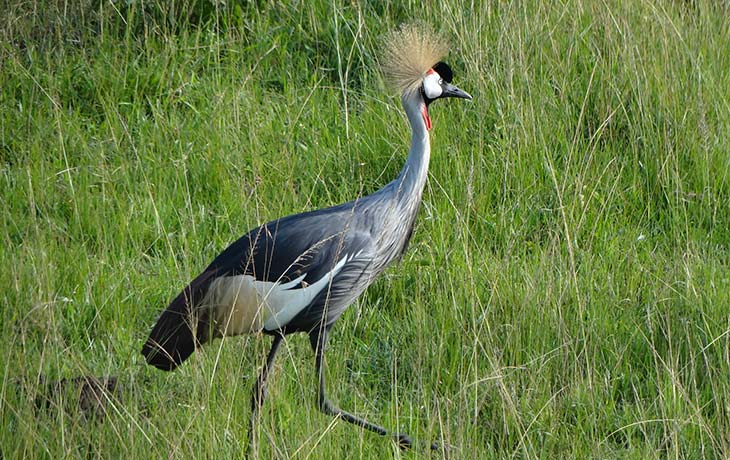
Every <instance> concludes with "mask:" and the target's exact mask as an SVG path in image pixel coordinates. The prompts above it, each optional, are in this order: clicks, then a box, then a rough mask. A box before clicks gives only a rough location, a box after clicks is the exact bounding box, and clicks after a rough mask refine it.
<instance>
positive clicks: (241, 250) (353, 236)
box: [142, 25, 471, 448]
mask: <svg viewBox="0 0 730 460" xmlns="http://www.w3.org/2000/svg"><path fill="white" fill-rule="evenodd" d="M446 50H447V47H446V45H445V42H444V40H443V39H442V38H441V37H440V36H439V35H438V34H436V33H434V32H432V31H430V30H428V29H426V28H424V27H423V26H417V25H407V26H403V27H401V28H399V29H398V30H396V31H395V32H393V33H391V34H390V36H389V38H388V39H387V41H386V46H385V50H384V53H383V60H382V63H381V65H382V67H383V72H384V74H385V76H386V78H387V79H388V80H389V82H390V83H391V85H392V86H393V87H394V88H395V89H397V90H398V91H399V92H400V94H401V102H402V105H403V108H404V110H405V113H406V115H407V117H408V121H409V123H410V127H411V130H412V135H411V146H410V150H409V152H408V157H407V159H406V161H405V164H404V166H403V168H402V170H401V171H400V173H399V174H398V176H397V177H396V178H395V179H394V180H393V181H391V182H390V183H388V184H387V185H385V186H384V187H383V188H381V189H380V190H378V191H377V192H375V193H373V194H371V195H368V196H364V197H360V198H357V199H355V200H353V201H350V202H347V203H344V204H340V205H337V206H333V207H329V208H325V209H319V210H314V211H309V212H303V213H300V214H294V215H290V216H286V217H282V218H279V219H275V220H272V221H271V222H268V223H265V224H263V225H261V226H259V227H257V228H254V229H253V230H251V231H249V232H248V233H246V234H245V235H244V236H242V237H241V238H240V239H238V240H237V241H235V242H234V243H233V244H231V245H230V246H229V247H228V248H226V249H225V250H224V251H223V252H221V253H220V254H219V255H218V256H217V257H216V258H215V259H213V261H212V262H211V263H210V265H208V267H207V268H205V270H203V272H202V273H200V274H199V275H198V276H197V277H196V278H195V279H193V280H192V281H191V282H190V284H189V285H188V286H187V287H185V288H184V289H183V290H182V292H180V293H179V294H178V295H177V297H175V298H174V299H173V300H172V302H171V303H170V305H169V306H168V307H167V309H166V310H164V311H163V312H162V314H161V315H160V317H159V319H158V321H157V323H156V324H155V326H154V328H153V329H152V332H151V333H150V335H149V338H148V339H147V341H146V342H145V343H144V345H143V348H142V354H143V355H144V356H145V358H146V360H147V363H149V364H151V365H152V366H154V367H156V368H158V369H162V370H165V371H171V370H173V369H175V368H176V367H177V366H179V365H180V364H181V363H182V362H183V361H185V359H186V358H188V357H189V356H190V355H191V354H192V353H193V352H194V351H195V350H196V349H197V348H199V347H200V346H201V345H203V344H205V343H206V342H210V341H211V340H212V339H214V338H220V337H224V336H235V335H241V334H251V333H253V334H256V333H261V332H263V333H264V334H267V335H270V336H272V343H271V349H270V351H269V353H268V355H267V357H266V361H265V362H264V364H263V366H262V368H261V370H260V373H259V375H258V378H257V379H256V382H255V384H254V386H253V389H252V393H251V412H252V415H251V427H252V429H253V427H254V423H255V420H256V417H257V413H258V411H259V409H260V407H261V405H262V404H263V401H264V399H265V396H266V382H267V378H268V376H269V373H270V371H271V368H272V366H273V363H274V358H275V356H276V353H277V351H278V350H279V348H280V346H281V343H282V340H283V339H284V337H285V336H286V335H288V334H292V333H295V332H302V333H305V334H308V335H309V342H310V344H311V347H312V350H313V352H314V356H315V369H316V373H317V377H318V380H319V382H318V383H319V387H318V391H317V397H318V408H319V409H320V410H321V411H322V412H324V413H326V414H329V415H331V416H335V417H339V418H341V419H342V420H345V421H347V422H349V423H352V424H355V425H357V426H360V427H362V428H364V429H367V430H370V431H373V432H375V433H378V434H380V435H384V436H385V435H390V436H393V438H394V439H395V441H396V442H398V444H399V445H400V446H401V447H403V448H407V447H411V446H412V441H411V439H410V437H408V436H407V435H405V434H402V433H391V432H389V431H388V430H386V429H385V428H383V427H381V426H379V425H376V424H374V423H371V422H369V421H367V420H365V419H363V418H361V417H358V416H356V415H354V414H351V413H349V412H346V411H344V410H342V409H340V408H339V407H337V406H336V405H335V404H334V403H333V402H332V401H331V400H330V399H328V398H327V393H326V389H325V372H324V369H323V363H324V353H325V348H326V345H327V337H328V335H329V332H330V330H331V328H332V326H333V325H334V323H335V321H337V319H338V318H339V317H340V315H342V313H343V312H344V311H345V309H346V308H347V307H348V305H350V304H351V303H352V302H353V301H354V300H355V299H357V297H358V296H359V295H360V294H362V292H363V291H364V290H365V289H366V288H367V287H368V286H369V285H370V284H371V283H372V282H373V281H374V280H375V279H376V278H377V277H378V275H380V274H381V273H382V272H383V270H385V268H386V267H388V265H390V264H391V263H392V262H393V261H395V260H396V259H398V258H399V256H400V255H401V254H402V253H403V252H404V251H405V250H406V248H407V246H408V242H409V240H410V238H411V234H412V232H413V225H414V221H415V219H416V214H417V213H418V209H419V206H420V202H421V196H422V193H423V188H424V186H425V183H426V178H427V175H428V164H429V157H430V151H431V149H430V142H429V130H430V129H431V127H432V123H431V118H430V116H429V112H428V110H429V107H430V105H431V104H432V103H433V102H434V101H436V100H437V99H444V98H449V97H452V98H463V99H471V96H470V95H469V94H468V93H466V92H465V91H462V90H461V89H459V88H457V87H456V86H454V85H452V84H451V80H452V71H451V68H450V67H449V66H448V65H447V64H445V63H444V62H442V61H441V60H440V59H441V58H442V57H443V55H444V54H445V53H446ZM251 436H252V437H253V431H251Z"/></svg>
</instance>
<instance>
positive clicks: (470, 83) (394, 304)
mask: <svg viewBox="0 0 730 460" xmlns="http://www.w3.org/2000/svg"><path fill="white" fill-rule="evenodd" d="M2 15H3V16H4V18H2V19H3V20H2V24H3V26H1V29H0V35H1V36H2V37H3V42H2V44H1V45H0V108H1V112H0V184H1V185H0V209H1V210H2V212H1V214H0V215H1V217H0V266H2V267H3V268H2V269H0V286H2V287H3V290H2V292H1V293H0V310H1V313H0V328H1V331H2V334H0V356H2V358H3V359H2V361H0V364H2V366H0V370H1V371H2V377H1V378H0V407H1V410H0V425H1V426H2V427H3V428H2V429H1V430H0V457H2V458H61V457H64V458H66V457H70V458H87V457H103V458H115V457H121V456H126V457H129V458H164V457H173V458H183V457H193V458H206V457H208V458H228V457H241V456H243V455H244V453H245V451H246V449H247V446H248V444H249V439H248V435H247V430H248V423H249V422H248V421H249V392H250V388H251V385H252V383H253V381H254V379H255V376H256V373H257V371H258V368H259V366H260V364H261V362H262V360H263V359H264V357H265V353H266V351H267V348H268V344H269V341H268V339H266V338H256V337H242V338H232V339H226V340H223V341H218V342H215V343H214V344H213V345H212V346H209V347H207V348H206V349H205V350H203V351H202V352H200V353H198V354H197V355H196V356H195V357H194V358H193V359H191V360H190V361H189V362H187V363H186V364H185V365H184V366H182V367H181V368H180V369H179V370H178V371H176V372H174V373H170V374H164V373H161V372H159V371H156V370H154V369H151V368H147V367H146V366H145V364H144V362H143V359H142V357H141V356H140V355H139V353H138V351H139V349H140V347H141V344H142V343H143V341H144V339H145V338H146V334H147V333H148V331H149V329H150V327H151V326H152V324H153V322H154V321H155V319H156V316H157V314H158V313H159V311H161V309H163V308H164V307H165V306H166V302H168V301H169V300H170V298H171V297H172V296H174V295H175V294H176V293H177V292H178V291H179V290H180V289H181V288H182V287H183V286H184V285H185V284H186V282H187V281H188V280H189V279H190V278H191V277H192V276H194V275H195V274H196V273H197V272H198V271H199V270H201V269H202V268H204V266H205V265H206V264H207V263H208V262H209V261H210V260H211V259H212V257H214V256H215V255H216V254H217V252H218V251H219V250H221V249H223V248H224V247H225V246H226V245H227V244H228V243H230V242H232V241H233V240H235V239H236V238H238V236H240V235H241V234H243V233H244V232H245V231H247V230H248V229H249V228H252V227H254V226H256V225H258V224H260V223H263V222H265V221H267V220H269V219H272V218H275V217H278V216H281V215H283V214H287V213H292V212H298V211H302V210H307V209H314V208H318V207H323V206H328V205H332V204H336V203H338V202H342V201H345V200H348V199H352V198H353V197H356V196H359V195H362V194H366V193H370V192H372V191H375V190H377V189H378V188H379V187H380V186H382V185H383V184H385V183H387V182H388V181H389V180H390V179H391V178H392V177H393V176H394V175H395V174H397V172H398V170H399V168H400V166H401V165H402V162H403V160H404V158H405V154H406V151H407V148H408V140H409V132H408V126H407V123H406V121H405V117H404V116H403V114H402V112H401V110H400V107H399V103H398V98H397V97H393V95H390V94H388V93H387V92H386V90H385V88H384V86H383V84H382V82H381V79H380V76H379V73H378V60H377V58H378V40H379V39H380V37H381V36H382V35H383V34H384V33H385V32H387V31H388V30H389V29H391V28H392V27H394V26H396V25H397V24H399V23H401V22H404V21H410V20H414V19H415V20H420V21H424V22H427V23H430V24H433V25H434V26H435V27H437V28H440V29H442V30H443V31H444V32H445V33H446V34H447V35H448V36H449V37H450V38H451V40H452V48H451V53H450V55H449V57H448V61H449V62H450V63H451V64H452V67H453V68H454V69H455V82H456V83H457V84H458V85H459V86H460V87H462V88H464V89H465V90H467V91H469V92H470V93H471V94H472V95H474V101H473V102H472V103H471V104H466V103H460V102H455V101H444V102H437V103H436V104H434V106H433V107H432V110H431V115H432V119H433V121H434V129H433V132H432V135H433V136H432V139H433V141H432V144H433V145H432V146H433V159H432V169H431V173H430V179H429V185H428V187H427V190H426V192H425V194H424V203H423V207H422V210H421V213H420V216H419V219H418V224H417V227H416V232H415V235H414V239H413V241H412V243H411V247H410V250H409V252H408V253H407V254H406V255H405V257H404V258H403V260H402V261H401V262H400V264H399V265H398V266H397V267H395V268H393V269H391V270H389V271H388V272H387V273H386V275H385V276H384V277H383V278H382V279H381V280H379V281H378V282H377V283H376V284H375V285H373V286H372V287H371V288H370V289H369V290H368V291H367V292H366V294H365V295H364V296H363V297H362V298H361V299H360V300H359V301H358V302H357V303H356V304H354V305H353V306H351V308H350V310H349V311H348V313H346V314H345V315H344V316H343V318H342V319H341V320H340V322H339V323H338V324H337V325H336V327H335V330H334V335H333V338H332V342H331V346H330V349H329V352H328V357H327V359H328V377H329V390H330V392H331V393H332V396H333V397H334V399H335V400H336V401H337V402H338V403H339V404H340V405H341V406H342V407H343V408H346V409H348V410H352V411H353V412H355V413H358V414H362V415H365V416H367V417H369V418H371V419H372V420H373V421H377V422H381V423H383V424H384V425H386V426H388V427H391V428H393V429H398V430H400V431H404V432H407V433H409V434H412V435H413V436H414V437H416V438H417V439H419V440H423V441H433V440H438V441H440V442H442V443H444V444H447V445H450V446H451V449H450V454H449V457H448V458H514V457H519V458H637V459H638V458H641V459H646V458H667V457H672V458H727V457H728V456H730V438H729V437H728V433H730V408H729V406H728V404H727V401H728V400H730V383H729V382H730V379H728V375H730V332H729V331H730V315H729V314H728V312H729V311H730V253H729V246H730V156H729V155H728V152H729V151H730V142H729V141H728V133H730V104H729V102H728V90H729V89H730V27H728V18H730V11H728V9H727V7H726V6H722V5H721V3H720V2H678V1H677V2H670V1H655V2H638V1H610V2H600V1H595V2H594V1H588V0H572V1H567V2H564V3H562V4H558V3H555V4H552V3H549V2H507V3H505V2H488V3H487V2H485V3H481V2H473V3H463V2H456V1H454V0H445V1H442V2H433V3H426V4H424V3H422V2H403V3H400V4H399V5H398V6H393V5H390V4H388V3H387V2H379V1H370V2H362V3H357V2H338V1H333V2H321V1H315V2H291V3H284V2H274V3H271V4H268V5H264V4H253V3H249V2H244V1H233V2H228V3H225V4H218V3H216V2H208V1H206V0H199V1H192V0H191V1H190V2H187V3H182V4H177V6H176V7H175V8H172V7H166V6H165V4H164V2H159V3H154V2H150V3H148V2H141V1H140V2H137V1H132V2H122V3H120V2H96V1H87V2H77V3H74V4H70V3H65V2H60V1H49V2H47V3H44V2H32V1H29V2H18V3H17V4H13V5H8V6H7V8H4V11H3V12H2ZM79 375H99V376H101V375H117V376H119V378H120V384H121V386H122V391H123V398H122V399H121V400H117V399H116V398H113V399H112V400H111V402H110V410H109V416H108V417H106V418H103V419H101V420H87V419H85V418H84V417H83V416H81V415H80V414H79V413H78V411H75V410H73V402H72V401H69V400H73V395H70V394H68V395H67V394H60V395H56V396H55V397H54V398H55V399H54V400H53V404H51V406H52V407H51V408H50V409H48V410H45V409H38V408H37V407H36V403H35V400H36V399H37V398H38V397H39V396H40V393H41V392H42V388H41V387H39V385H38V380H39V376H43V377H44V378H46V379H60V378H67V377H75V376H79ZM269 388H270V393H269V399H268V400H267V402H266V404H265V406H264V410H263V414H262V417H261V424H260V429H259V430H258V431H257V433H256V435H257V438H258V439H259V443H258V447H257V450H256V451H255V452H253V454H254V455H253V456H254V457H257V458H312V459H314V458H317V459H319V458H332V459H338V458H389V457H395V458H420V457H422V456H424V453H423V452H421V451H418V450H417V451H415V452H400V451H399V450H398V449H397V447H396V446H395V445H394V444H393V443H392V442H391V441H390V440H388V439H384V438H380V437H379V436H377V435H374V434H371V433H368V432H361V431H360V430H358V429H357V428H355V427H353V426H350V425H347V424H345V423H343V422H339V421H335V420H332V419H331V418H330V417H327V416H324V415H322V414H320V413H319V412H318V411H317V410H316V407H315V396H316V394H315V388H316V385H315V375H314V371H313V358H312V355H311V352H310V350H309V346H308V343H307V340H306V338H305V337H303V336H302V337H299V336H292V337H290V338H289V339H288V340H287V341H286V344H285V346H284V347H283V353H281V356H280V359H279V361H277V366H276V369H275V371H274V372H273V375H272V378H271V382H270V387H269ZM55 406H64V407H66V408H68V409H69V410H55V409H54V407H55ZM432 456H433V457H434V458H441V457H442V456H443V454H442V453H434V454H432Z"/></svg>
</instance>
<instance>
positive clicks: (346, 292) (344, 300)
mask: <svg viewBox="0 0 730 460" xmlns="http://www.w3.org/2000/svg"><path fill="white" fill-rule="evenodd" d="M349 240H350V241H351V242H350V244H349V245H348V246H349V247H350V248H358V250H357V251H351V252H349V253H348V254H347V255H346V256H345V259H344V260H345V262H344V265H343V267H342V269H341V270H339V271H338V272H337V274H336V275H334V276H333V277H332V278H331V280H329V282H328V283H327V285H326V286H325V287H324V288H323V289H322V290H321V291H319V293H318V294H317V295H316V296H315V297H314V299H313V300H312V301H311V303H309V305H307V306H306V307H305V308H303V309H302V310H301V311H300V312H299V313H298V314H297V315H296V316H295V317H294V318H293V319H292V320H291V321H290V322H289V323H288V324H287V325H286V328H285V329H286V332H287V333H288V332H294V331H304V332H309V331H311V330H312V329H314V328H315V327H319V326H320V325H324V326H326V327H329V326H331V325H332V323H334V322H335V321H336V320H337V318H339V317H340V315H342V313H344V311H345V310H346V309H347V307H348V306H349V305H350V304H351V303H352V302H353V301H354V300H355V299H356V298H357V297H358V296H359V295H360V294H362V292H363V291H364V290H365V289H366V288H367V287H368V286H369V285H370V284H371V283H372V281H373V280H374V279H375V277H376V276H377V273H375V272H374V270H373V267H374V264H373V260H374V256H375V253H374V247H373V245H372V238H371V237H370V235H369V234H356V235H352V237H351V238H349Z"/></svg>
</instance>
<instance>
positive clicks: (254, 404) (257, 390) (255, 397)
mask: <svg viewBox="0 0 730 460" xmlns="http://www.w3.org/2000/svg"><path fill="white" fill-rule="evenodd" d="M283 338H284V336H283V335H281V334H277V335H275V336H274V340H273V341H272V342H271V350H269V354H268V356H267V357H266V362H265V363H264V365H263V367H262V368H261V372H260V373H259V376H258V378H257V379H256V383H255V384H254V386H253V391H252V392H251V426H250V428H249V437H248V439H249V448H250V447H251V445H252V444H253V443H254V428H255V425H256V420H258V413H259V409H260V408H261V406H262V405H263V403H264V399H266V379H267V378H268V376H269V371H270V370H271V367H272V366H273V364H274V358H275V357H276V352H277V351H279V346H280V345H281V341H282V339H283Z"/></svg>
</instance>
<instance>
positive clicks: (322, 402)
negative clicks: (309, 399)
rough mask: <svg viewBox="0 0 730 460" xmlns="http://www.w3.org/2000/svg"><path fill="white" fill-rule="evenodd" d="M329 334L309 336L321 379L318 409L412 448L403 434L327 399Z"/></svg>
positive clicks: (322, 330)
mask: <svg viewBox="0 0 730 460" xmlns="http://www.w3.org/2000/svg"><path fill="white" fill-rule="evenodd" d="M328 332H329V329H328V328H322V329H317V330H315V331H312V332H311V333H310V335H309V342H310V344H311V345H312V349H313V350H314V357H315V366H316V369H317V375H318V377H319V391H318V394H317V396H318V402H319V404H318V407H319V410H321V411H322V412H324V413H325V414H327V415H332V416H335V417H339V418H341V419H342V420H344V421H346V422H349V423H352V424H353V425H357V426H359V427H361V428H365V429H366V430H370V431H372V432H375V433H378V434H379V435H381V436H388V435H390V436H392V437H393V438H395V441H396V442H397V443H398V445H399V446H400V447H401V448H402V449H408V448H410V447H412V445H413V442H412V441H411V438H410V437H408V436H407V435H405V434H403V433H391V432H389V431H388V430H386V429H385V428H383V427H382V426H379V425H376V424H374V423H370V422H368V421H367V420H365V419H363V418H360V417H358V416H356V415H353V414H351V413H349V412H345V411H344V410H342V409H340V408H339V407H337V406H335V405H334V403H332V401H330V400H329V399H327V396H326V393H325V377H324V350H325V347H326V346H327V334H328Z"/></svg>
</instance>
